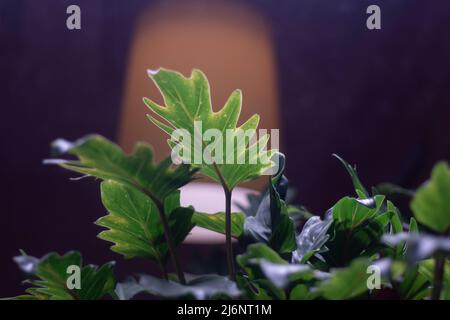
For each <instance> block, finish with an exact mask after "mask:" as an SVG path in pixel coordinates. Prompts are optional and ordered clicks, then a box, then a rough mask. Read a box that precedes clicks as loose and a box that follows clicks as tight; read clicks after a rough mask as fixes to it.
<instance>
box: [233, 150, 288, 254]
mask: <svg viewBox="0 0 450 320" xmlns="http://www.w3.org/2000/svg"><path fill="white" fill-rule="evenodd" d="M278 156H279V157H280V159H281V160H279V161H278V163H280V167H279V170H278V172H277V173H276V174H275V175H274V176H273V177H272V178H271V179H270V181H269V190H268V191H267V192H266V193H265V195H264V197H263V198H262V201H261V203H260V205H259V207H258V211H257V212H256V215H255V216H248V217H246V218H245V221H244V234H243V237H242V239H241V242H242V243H244V244H248V243H254V242H261V243H266V244H268V245H269V246H270V247H271V248H273V249H274V250H276V251H277V252H279V253H282V254H290V253H291V252H292V251H294V250H295V248H296V244H295V226H294V221H293V220H292V219H291V217H290V216H289V213H288V209H287V206H286V204H285V202H284V200H283V199H285V197H286V193H287V188H288V180H287V178H286V177H285V176H284V175H283V172H284V155H282V154H278Z"/></svg>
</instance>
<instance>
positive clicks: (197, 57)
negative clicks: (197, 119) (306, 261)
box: [0, 0, 450, 297]
mask: <svg viewBox="0 0 450 320" xmlns="http://www.w3.org/2000/svg"><path fill="white" fill-rule="evenodd" d="M71 4H76V5H78V6H79V7H80V8H81V30H68V29H67V28H66V19H67V17H68V14H66V8H67V7H68V6H69V5H71ZM371 4H377V5H379V6H380V8H381V25H382V29H381V30H368V29H367V28H366V19H367V17H368V15H367V14H366V8H367V7H368V6H369V5H371ZM449 17H450V3H448V2H446V1H433V2H429V1H423V0H408V1H407V0H404V1H400V0H399V1H387V0H386V1H363V0H339V1H331V0H284V1H274V0H247V1H244V0H241V1H238V0H235V1H230V0H227V1H206V0H204V1H201V0H182V1H181V0H180V1H172V0H163V1H152V0H127V1H123V0H79V1H77V0H72V1H65V0H58V1H55V0H41V1H34V0H0V93H1V96H0V97H1V99H0V105H1V120H0V121H1V126H0V153H1V154H0V155H1V157H0V159H1V166H0V200H1V201H0V214H1V219H0V227H1V228H0V244H1V253H0V271H1V280H0V297H5V296H13V295H16V294H18V293H21V292H22V290H23V287H22V285H21V284H20V281H21V280H22V279H23V275H22V274H21V273H20V272H19V271H18V269H17V267H16V266H15V264H14V263H13V261H12V259H11V258H12V256H14V255H17V254H18V250H19V249H24V250H25V251H26V252H27V253H28V254H31V255H35V256H39V257H40V256H42V255H43V254H45V253H47V252H49V251H58V252H59V253H64V252H66V251H68V250H71V249H76V250H80V251H82V253H83V255H84V259H85V262H88V263H95V264H101V263H104V262H106V261H109V260H116V261H117V262H118V268H117V273H118V276H119V279H121V280H122V279H123V275H125V274H129V273H132V272H150V273H151V272H155V271H156V268H155V267H154V266H153V265H151V264H150V263H148V262H146V261H139V260H137V261H131V262H124V261H123V259H122V258H121V257H120V256H119V255H116V254H114V253H113V252H111V251H110V250H109V246H110V243H107V242H105V241H101V240H98V239H97V238H96V235H97V233H98V232H99V231H100V230H101V228H99V227H98V226H95V225H94V224H93V223H92V222H93V221H95V220H96V219H98V218H99V217H100V216H102V215H104V214H105V213H106V212H105V209H104V208H103V206H102V205H101V201H100V197H99V186H98V182H95V181H92V180H89V179H85V180H82V181H70V180H69V178H70V177H73V176H74V174H72V173H68V172H65V171H63V170H62V169H59V168H56V167H51V166H44V165H42V160H43V159H45V158H48V157H49V156H50V143H51V141H53V140H54V139H56V138H59V137H62V138H66V139H69V140H75V139H77V138H79V137H82V136H83V135H86V134H89V133H94V132H96V133H100V134H102V135H104V136H106V137H108V138H109V139H112V140H114V141H116V142H118V143H119V144H120V145H121V146H122V147H123V148H125V149H126V150H128V151H129V150H130V149H131V148H132V146H133V144H134V143H135V142H136V141H138V140H143V141H147V142H150V143H151V144H152V145H153V146H154V147H155V150H156V153H157V155H158V158H159V159H161V158H162V157H164V156H165V155H167V152H168V151H169V150H168V147H167V145H166V141H165V140H166V137H165V136H164V135H163V134H162V133H161V132H160V130H159V129H157V128H156V127H155V126H153V125H152V124H150V123H149V122H148V121H147V120H146V118H145V114H146V113H147V110H146V107H145V106H144V104H143V103H142V100H141V99H142V97H144V96H147V97H151V98H152V99H154V100H156V101H161V98H160V95H159V93H158V92H157V89H156V88H155V86H154V85H153V83H152V82H151V80H150V79H148V77H147V74H146V70H147V69H149V68H150V69H156V68H158V67H161V66H162V67H166V68H171V69H176V70H179V71H181V72H183V73H184V74H185V75H188V74H189V73H190V71H191V69H192V68H200V69H202V70H203V71H204V72H205V73H206V75H207V76H208V78H209V80H210V82H211V86H212V100H213V105H214V106H216V108H219V107H220V106H222V105H223V103H224V102H225V100H226V98H227V97H228V95H229V94H230V93H231V92H232V90H234V89H236V88H241V89H242V90H243V94H244V95H243V96H244V100H243V112H242V115H241V119H247V118H248V117H249V116H250V115H251V114H253V113H259V114H260V115H261V118H262V122H261V127H262V128H267V129H270V128H280V130H281V133H280V139H281V145H282V147H281V150H282V151H283V152H284V153H285V154H286V156H287V176H288V178H289V179H290V181H291V185H293V186H294V187H295V188H296V190H297V196H296V199H295V203H297V204H301V205H304V206H306V207H307V208H308V209H309V210H310V211H312V212H314V213H316V214H323V213H324V211H325V210H326V209H327V208H329V207H331V206H332V205H333V204H334V202H335V201H337V200H338V199H339V197H342V196H344V195H346V194H352V193H353V190H352V185H351V181H350V179H349V178H348V176H347V173H346V172H345V170H344V169H343V168H342V166H341V164H340V163H339V162H338V161H337V160H336V159H334V158H332V157H331V154H332V153H338V154H339V155H341V156H342V157H344V158H345V159H347V160H348V161H349V162H350V163H352V164H357V166H358V172H359V174H360V177H361V179H362V181H363V183H364V184H365V185H366V186H374V185H377V184H379V183H382V182H386V181H389V182H393V183H396V184H398V185H401V186H402V187H405V188H415V187H417V186H418V185H420V183H422V182H423V181H424V180H425V179H426V178H427V176H428V175H429V172H430V169H431V167H432V165H433V164H434V163H435V162H436V161H438V160H448V159H449V158H450V134H449V124H450V90H449V89H450V37H449V36H448V32H449V31H450V19H449ZM263 185H264V181H256V182H254V183H251V184H247V185H246V186H245V187H246V188H248V189H253V190H261V188H262V186H263ZM197 194H198V193H197ZM192 202H193V203H200V205H201V202H202V199H201V198H197V199H192ZM183 246H184V248H183V250H181V251H182V258H183V261H184V263H185V265H186V266H187V267H186V269H188V271H190V272H197V271H199V270H200V269H199V268H200V265H201V264H202V263H203V262H211V261H220V260H221V259H222V257H223V256H224V253H223V246H222V245H221V244H217V243H214V244H211V243H209V242H208V239H207V238H206V239H205V241H203V242H202V241H197V242H195V243H186V244H184V245H183ZM188 261H190V264H189V265H187V263H188ZM213 268H215V269H214V270H210V271H215V272H221V271H222V270H221V269H220V268H221V267H220V264H219V263H218V264H217V266H216V267H214V266H213Z"/></svg>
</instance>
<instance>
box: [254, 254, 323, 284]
mask: <svg viewBox="0 0 450 320" xmlns="http://www.w3.org/2000/svg"><path fill="white" fill-rule="evenodd" d="M258 264H259V266H260V268H261V270H262V272H263V274H264V275H265V277H266V278H267V279H268V280H270V281H271V282H272V283H273V284H274V285H275V286H277V287H279V288H284V287H286V286H287V285H289V284H291V283H293V282H298V281H311V280H314V279H320V280H323V279H327V278H328V277H329V274H328V273H326V272H321V271H317V270H314V269H312V268H311V267H310V266H309V265H306V264H279V263H273V262H270V261H267V260H261V261H258Z"/></svg>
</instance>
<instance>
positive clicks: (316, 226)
mask: <svg viewBox="0 0 450 320" xmlns="http://www.w3.org/2000/svg"><path fill="white" fill-rule="evenodd" d="M332 223H333V215H332V212H331V211H328V212H327V213H326V215H325V218H324V220H322V219H320V217H318V216H314V217H311V218H309V219H308V221H306V223H305V225H304V226H303V229H302V231H301V232H300V234H299V235H297V236H296V242H297V249H296V250H295V251H294V252H293V253H292V261H293V262H294V263H305V262H306V261H308V259H309V258H310V257H311V256H312V255H314V254H316V253H320V252H321V251H322V250H325V251H326V250H327V249H326V248H324V245H325V243H326V242H327V241H328V239H329V237H330V236H329V234H328V229H329V228H330V226H331V224H332Z"/></svg>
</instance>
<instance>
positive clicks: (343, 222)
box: [322, 196, 394, 267]
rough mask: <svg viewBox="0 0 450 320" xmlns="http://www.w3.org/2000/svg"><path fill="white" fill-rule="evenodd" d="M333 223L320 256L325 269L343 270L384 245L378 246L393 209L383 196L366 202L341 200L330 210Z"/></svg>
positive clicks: (353, 199)
mask: <svg viewBox="0 0 450 320" xmlns="http://www.w3.org/2000/svg"><path fill="white" fill-rule="evenodd" d="M332 210H333V219H334V222H333V224H332V226H331V227H330V235H331V238H330V240H329V241H328V242H327V243H326V246H327V248H328V249H329V250H328V251H327V252H324V253H323V254H322V256H323V257H324V258H325V260H326V261H327V263H328V265H329V267H343V266H346V265H347V264H348V262H349V261H351V260H352V259H354V258H356V257H359V256H367V257H368V256H370V255H372V254H373V253H374V251H375V252H376V251H377V250H378V249H381V247H383V246H384V245H383V244H382V243H381V242H380V240H381V236H382V235H383V234H384V233H385V232H386V228H387V226H388V225H389V222H390V220H391V217H392V215H393V214H394V212H393V211H392V210H393V206H392V205H389V202H388V203H387V204H386V202H385V201H384V196H375V197H374V198H369V199H364V200H361V199H355V198H349V197H346V198H342V199H341V200H340V201H338V203H337V204H336V205H335V206H334V207H333V208H332Z"/></svg>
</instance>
